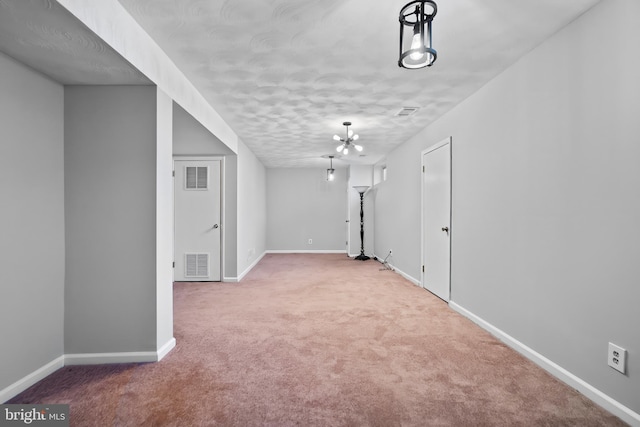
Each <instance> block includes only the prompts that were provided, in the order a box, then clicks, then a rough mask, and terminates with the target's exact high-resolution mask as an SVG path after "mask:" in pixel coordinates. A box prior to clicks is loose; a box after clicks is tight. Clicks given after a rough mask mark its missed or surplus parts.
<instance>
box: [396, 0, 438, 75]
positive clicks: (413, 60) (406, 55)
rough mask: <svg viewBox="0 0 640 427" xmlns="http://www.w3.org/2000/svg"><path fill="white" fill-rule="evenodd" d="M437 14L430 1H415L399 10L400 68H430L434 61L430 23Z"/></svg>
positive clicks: (433, 3)
mask: <svg viewBox="0 0 640 427" xmlns="http://www.w3.org/2000/svg"><path fill="white" fill-rule="evenodd" d="M437 12H438V6H437V5H436V2H434V1H432V0H415V1H412V2H410V3H407V4H406V5H405V6H404V7H403V8H402V10H400V57H399V59H398V65H399V66H400V67H403V68H409V69H415V68H423V67H430V66H432V65H433V63H434V62H435V61H436V57H437V52H436V51H435V49H434V48H433V43H432V37H431V21H433V17H434V16H436V13H437Z"/></svg>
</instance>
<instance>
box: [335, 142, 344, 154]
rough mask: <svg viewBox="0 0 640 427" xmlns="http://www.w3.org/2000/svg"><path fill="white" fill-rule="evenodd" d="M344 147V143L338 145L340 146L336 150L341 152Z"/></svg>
mask: <svg viewBox="0 0 640 427" xmlns="http://www.w3.org/2000/svg"><path fill="white" fill-rule="evenodd" d="M343 148H344V144H342V145H338V147H337V148H336V151H337V152H338V153H339V152H341V151H342V149H343Z"/></svg>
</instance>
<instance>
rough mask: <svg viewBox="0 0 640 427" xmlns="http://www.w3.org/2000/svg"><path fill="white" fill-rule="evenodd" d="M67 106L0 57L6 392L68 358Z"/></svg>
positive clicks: (1, 364) (49, 85)
mask: <svg viewBox="0 0 640 427" xmlns="http://www.w3.org/2000/svg"><path fill="white" fill-rule="evenodd" d="M63 102H64V91H63V88H62V86H61V85H59V84H57V83H54V82H52V81H51V80H48V79H46V78H44V77H42V76H41V75H40V74H37V73H35V72H33V71H32V70H31V69H29V68H27V67H25V66H23V65H22V64H19V63H17V62H15V61H14V60H12V59H10V58H9V57H7V56H5V55H3V54H1V53H0V129H1V132H2V141H0V194H2V205H1V206H0V236H2V237H1V238H0V260H2V261H1V264H2V268H0V325H2V344H1V347H2V350H1V351H0V390H2V389H4V388H6V387H8V386H10V385H11V384H13V383H14V382H16V381H17V380H19V379H21V378H23V377H24V376H25V375H28V374H30V373H32V372H33V371H35V370H36V369H39V368H41V367H42V366H43V365H45V364H47V363H49V362H51V361H53V360H54V359H56V358H58V357H60V356H62V354H63V335H64V334H63V325H64V244H65V242H64V170H63V167H64V163H63V161H64V148H63V141H64V139H63V138H64V131H63V112H64V104H63Z"/></svg>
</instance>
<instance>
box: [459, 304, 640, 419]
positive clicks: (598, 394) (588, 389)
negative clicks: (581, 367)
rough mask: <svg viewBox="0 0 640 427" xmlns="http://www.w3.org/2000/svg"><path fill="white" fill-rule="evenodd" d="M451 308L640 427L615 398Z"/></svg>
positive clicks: (468, 314) (470, 315) (635, 415)
mask: <svg viewBox="0 0 640 427" xmlns="http://www.w3.org/2000/svg"><path fill="white" fill-rule="evenodd" d="M449 307H451V308H452V309H453V310H455V311H457V312H458V313H460V314H462V315H463V316H465V317H467V318H468V319H470V320H471V321H472V322H474V323H475V324H477V325H478V326H480V327H481V328H483V329H485V330H486V331H488V332H489V333H491V334H492V335H493V336H495V337H496V338H498V339H499V340H500V341H502V342H503V343H505V344H506V345H508V346H509V347H511V348H512V349H514V350H515V351H517V352H518V353H520V354H521V355H523V356H524V357H526V358H527V359H529V360H531V361H532V362H533V363H535V364H536V365H538V366H540V367H541V368H542V369H544V370H545V371H547V372H549V373H550V374H551V375H553V376H554V377H556V378H558V379H559V380H560V381H562V382H564V383H565V384H567V385H569V386H570V387H572V388H574V389H576V390H578V391H579V392H580V393H582V394H584V395H585V396H586V397H588V398H589V399H591V400H592V401H594V402H595V403H596V404H598V405H600V406H602V407H603V408H604V409H606V410H607V411H609V412H611V413H612V414H614V415H615V416H617V417H619V418H620V419H622V420H623V421H625V422H626V423H629V424H631V425H636V426H640V414H638V413H636V412H634V411H633V410H631V409H630V408H627V407H626V406H624V405H623V404H622V403H620V402H618V401H617V400H614V399H613V398H611V397H610V396H608V395H606V394H605V393H603V392H602V391H600V390H598V389H597V388H595V387H593V386H592V385H591V384H589V383H587V382H586V381H584V380H582V379H581V378H579V377H577V376H575V375H574V374H572V373H571V372H569V371H567V370H566V369H564V368H563V367H561V366H559V365H557V364H556V363H554V362H553V361H551V360H549V359H547V358H546V357H544V356H543V355H541V354H540V353H538V352H536V351H535V350H533V349H532V348H530V347H527V346H526V345H524V344H523V343H521V342H520V341H518V340H517V339H515V338H513V337H512V336H510V335H508V334H507V333H505V332H504V331H502V330H501V329H498V328H496V327H495V326H493V325H492V324H490V323H489V322H487V321H485V320H483V319H482V318H480V317H478V316H476V315H475V314H473V313H471V312H470V311H468V310H467V309H465V308H464V307H462V306H460V305H458V304H456V303H455V302H453V301H449Z"/></svg>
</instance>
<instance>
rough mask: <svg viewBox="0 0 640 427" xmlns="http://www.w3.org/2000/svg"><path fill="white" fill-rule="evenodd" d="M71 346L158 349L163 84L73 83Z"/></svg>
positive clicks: (69, 96) (68, 160)
mask: <svg viewBox="0 0 640 427" xmlns="http://www.w3.org/2000/svg"><path fill="white" fill-rule="evenodd" d="M64 95H65V119H64V125H65V159H64V160H65V201H66V203H65V222H66V249H67V250H66V288H65V337H64V342H65V353H67V354H83V353H103V352H108V353H114V352H137V351H155V350H156V340H157V335H156V332H157V331H156V327H157V324H156V298H157V295H156V286H157V284H156V256H157V253H156V188H157V187H156V161H157V151H156V114H157V109H156V88H155V87H153V86H144V87H143V86H67V87H65V93H64Z"/></svg>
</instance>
